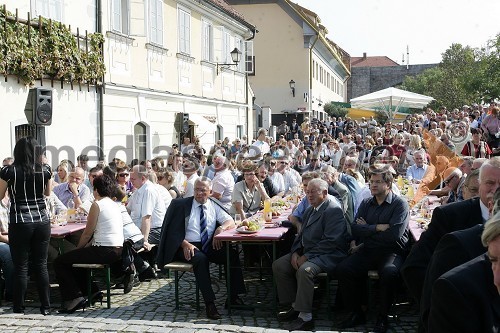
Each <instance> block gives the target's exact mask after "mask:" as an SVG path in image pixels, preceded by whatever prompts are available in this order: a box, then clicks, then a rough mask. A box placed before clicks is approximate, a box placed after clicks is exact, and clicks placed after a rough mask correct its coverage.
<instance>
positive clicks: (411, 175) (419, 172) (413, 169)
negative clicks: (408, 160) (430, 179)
mask: <svg viewBox="0 0 500 333" xmlns="http://www.w3.org/2000/svg"><path fill="white" fill-rule="evenodd" d="M413 159H414V160H415V164H413V165H412V166H410V167H408V169H407V170H406V178H408V180H410V181H413V182H414V183H416V184H419V183H420V181H421V180H422V178H424V175H425V172H426V171H427V167H428V165H427V163H425V161H426V156H425V152H424V151H423V150H417V151H415V152H414V153H413Z"/></svg>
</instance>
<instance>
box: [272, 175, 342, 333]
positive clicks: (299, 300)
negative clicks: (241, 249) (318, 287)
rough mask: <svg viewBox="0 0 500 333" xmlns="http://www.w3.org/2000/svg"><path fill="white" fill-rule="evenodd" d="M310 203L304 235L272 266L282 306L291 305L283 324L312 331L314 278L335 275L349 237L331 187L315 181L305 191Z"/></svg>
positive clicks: (320, 180) (317, 180)
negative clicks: (329, 189) (330, 190)
mask: <svg viewBox="0 0 500 333" xmlns="http://www.w3.org/2000/svg"><path fill="white" fill-rule="evenodd" d="M306 195H307V199H308V200H309V203H310V204H311V207H309V208H308V209H307V210H306V211H305V213H304V219H303V221H304V222H303V226H302V229H301V232H300V233H299V234H298V235H297V237H296V238H295V241H294V243H293V245H292V249H291V251H290V253H289V254H287V255H285V256H283V257H281V258H279V259H278V260H276V261H275V262H274V263H273V274H274V277H275V279H276V281H279V283H278V286H277V288H278V297H279V300H280V303H281V304H284V305H291V308H290V309H289V310H288V311H285V312H281V313H279V314H278V319H279V320H280V321H291V322H290V323H289V324H288V325H287V326H286V327H285V328H287V329H289V330H291V331H295V330H311V329H312V328H313V327H314V322H313V320H312V303H313V294H314V278H315V276H316V275H318V274H319V273H322V272H326V273H332V272H333V271H334V270H335V268H336V266H337V264H338V263H339V262H340V261H341V260H342V259H344V258H345V257H346V255H347V248H348V241H349V234H348V232H347V226H346V222H345V218H344V214H343V212H342V207H341V206H340V204H339V203H338V202H337V201H334V200H332V199H330V198H328V184H327V182H326V181H324V180H322V179H312V180H311V181H310V182H309V184H308V185H307V189H306Z"/></svg>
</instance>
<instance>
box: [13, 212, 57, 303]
mask: <svg viewBox="0 0 500 333" xmlns="http://www.w3.org/2000/svg"><path fill="white" fill-rule="evenodd" d="M49 240H50V223H49V222H48V221H47V222H35V223H10V224H9V246H10V253H11V256H12V262H13V264H14V286H13V288H14V290H13V292H12V297H13V303H14V310H21V309H23V308H24V295H25V294H26V288H27V285H28V261H29V258H30V257H31V264H32V270H33V274H34V276H35V279H36V287H37V290H38V297H39V298H40V304H41V305H40V308H41V309H47V310H48V309H49V308H50V285H49V273H48V271H47V253H48V248H49Z"/></svg>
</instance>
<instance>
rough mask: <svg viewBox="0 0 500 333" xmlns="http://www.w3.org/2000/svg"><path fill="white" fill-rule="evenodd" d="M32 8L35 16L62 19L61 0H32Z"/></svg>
mask: <svg viewBox="0 0 500 333" xmlns="http://www.w3.org/2000/svg"><path fill="white" fill-rule="evenodd" d="M32 3H33V2H32ZM34 8H35V10H34V14H35V16H38V15H42V16H43V17H46V18H50V19H53V20H55V21H59V22H61V21H62V8H63V0H34Z"/></svg>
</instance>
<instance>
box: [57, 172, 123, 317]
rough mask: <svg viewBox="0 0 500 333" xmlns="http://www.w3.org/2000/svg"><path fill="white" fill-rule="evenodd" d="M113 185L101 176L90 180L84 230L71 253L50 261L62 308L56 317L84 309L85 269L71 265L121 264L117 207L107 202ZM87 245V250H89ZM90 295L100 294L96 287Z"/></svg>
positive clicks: (118, 210) (85, 302) (110, 179)
mask: <svg viewBox="0 0 500 333" xmlns="http://www.w3.org/2000/svg"><path fill="white" fill-rule="evenodd" d="M115 186H116V182H115V180H114V179H112V178H110V177H108V176H106V175H103V176H98V177H96V178H95V179H94V198H95V201H94V203H93V204H92V206H91V207H90V211H89V215H88V218H87V226H86V227H85V230H84V231H83V234H82V236H81V238H80V241H79V243H78V246H77V248H76V249H75V250H73V251H70V252H67V253H65V254H63V255H60V256H59V257H58V258H57V259H56V260H55V261H54V270H55V272H56V278H57V281H58V282H59V289H60V291H61V298H62V300H63V304H62V307H61V309H60V310H59V313H73V312H75V311H76V310H78V309H85V306H86V304H87V299H85V298H84V297H83V296H82V295H85V294H86V291H87V274H86V272H85V269H81V268H73V267H72V265H73V264H75V263H83V264H111V263H114V262H117V261H119V260H121V254H122V246H123V223H122V215H121V212H120V209H119V207H118V206H117V205H116V203H115V202H114V201H113V200H112V199H111V197H112V196H113V194H114V189H115ZM89 245H91V246H89ZM92 289H93V292H94V294H98V293H100V292H99V291H98V288H97V285H95V284H94V285H93V286H92Z"/></svg>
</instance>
